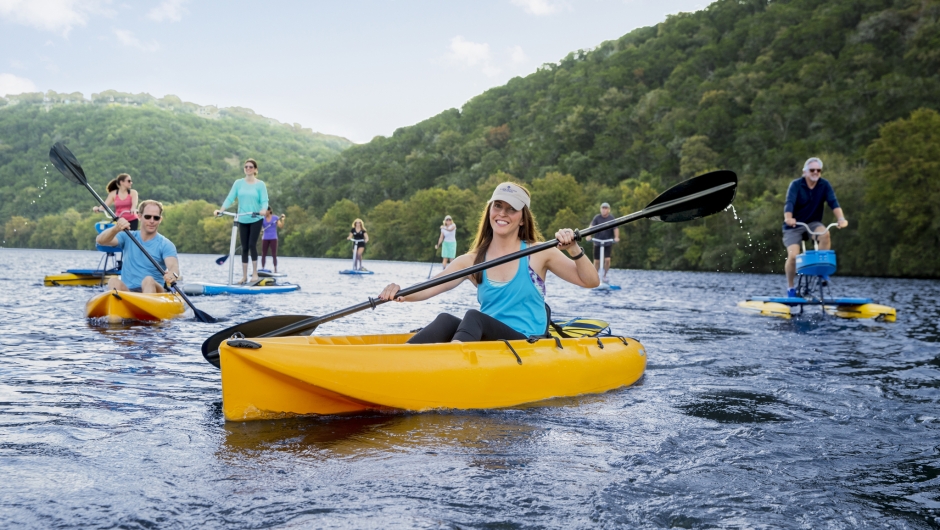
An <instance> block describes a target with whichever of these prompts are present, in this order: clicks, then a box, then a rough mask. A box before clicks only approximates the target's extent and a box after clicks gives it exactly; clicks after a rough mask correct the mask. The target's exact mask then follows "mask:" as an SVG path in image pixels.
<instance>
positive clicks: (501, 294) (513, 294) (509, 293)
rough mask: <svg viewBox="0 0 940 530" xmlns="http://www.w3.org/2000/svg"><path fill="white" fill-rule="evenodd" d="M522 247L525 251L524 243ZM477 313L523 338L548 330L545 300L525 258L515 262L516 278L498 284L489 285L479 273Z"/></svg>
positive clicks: (527, 258) (484, 273)
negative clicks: (480, 279) (514, 331)
mask: <svg viewBox="0 0 940 530" xmlns="http://www.w3.org/2000/svg"><path fill="white" fill-rule="evenodd" d="M522 248H526V243H525V241H523V242H522ZM477 301H478V302H480V312H481V313H483V314H485V315H489V316H491V317H493V318H495V319H496V320H499V321H500V322H502V323H503V324H506V325H507V326H509V327H511V328H512V329H514V330H516V331H518V332H519V333H522V334H523V335H525V336H526V337H531V336H532V335H542V334H544V333H545V328H547V327H548V318H547V316H546V315H545V299H544V298H543V296H542V293H541V292H539V289H538V287H536V286H535V283H534V279H533V278H532V276H531V275H530V273H529V257H528V256H526V257H524V258H522V259H520V260H519V266H518V268H517V269H516V275H515V276H513V278H512V280H510V281H509V282H507V283H505V284H502V285H493V284H491V283H490V281H489V280H488V279H487V277H486V271H483V281H482V282H480V285H478V286H477Z"/></svg>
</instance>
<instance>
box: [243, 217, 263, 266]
mask: <svg viewBox="0 0 940 530" xmlns="http://www.w3.org/2000/svg"><path fill="white" fill-rule="evenodd" d="M261 225H262V223H261V221H258V222H257V223H238V238H239V240H241V242H242V263H248V252H249V251H250V252H251V261H258V237H260V236H261ZM245 241H247V242H248V244H247V245H246V244H245Z"/></svg>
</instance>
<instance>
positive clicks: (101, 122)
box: [0, 91, 352, 225]
mask: <svg viewBox="0 0 940 530" xmlns="http://www.w3.org/2000/svg"><path fill="white" fill-rule="evenodd" d="M57 141H62V142H64V143H65V144H66V145H67V146H68V147H69V149H71V150H72V151H73V152H74V153H75V155H76V156H77V157H78V159H79V161H80V162H81V163H82V166H83V168H84V170H85V174H86V175H88V178H89V181H90V182H91V183H92V184H93V185H94V186H95V187H96V189H97V190H98V193H100V194H101V195H102V196H104V195H105V185H106V184H107V183H108V181H109V180H111V179H112V178H114V177H115V176H117V175H118V174H119V173H125V172H126V173H130V174H131V176H132V177H133V178H134V187H135V189H137V190H138V192H139V193H140V196H141V198H144V197H146V198H153V199H157V200H160V201H165V202H180V201H185V200H198V199H202V200H207V201H210V202H216V203H219V204H221V202H222V200H223V199H224V198H225V195H226V194H227V193H228V191H229V188H230V187H231V185H232V182H233V181H234V180H235V179H236V178H239V177H240V176H243V174H242V162H243V161H244V160H245V159H246V158H248V157H254V158H256V159H258V160H259V164H260V167H259V176H260V177H261V178H263V179H265V180H267V181H268V182H269V183H270V184H271V190H270V192H271V194H272V195H273V196H274V197H275V198H276V197H277V193H278V190H279V189H280V187H279V185H278V184H279V182H281V181H282V180H286V179H289V178H293V177H294V176H295V175H296V174H298V173H303V172H306V171H307V170H309V169H310V168H311V167H313V166H315V165H316V164H317V163H318V162H322V161H324V160H326V159H328V158H330V157H332V156H335V155H336V154H337V153H339V152H340V151H342V150H343V149H345V148H347V147H348V146H350V145H352V144H351V142H349V141H348V140H345V139H343V138H339V137H336V136H327V135H322V134H316V133H313V132H311V131H310V130H309V129H302V128H300V127H299V126H297V125H294V126H289V125H285V124H280V123H276V122H273V120H268V119H266V118H263V117H261V116H258V115H256V114H254V113H253V112H252V111H250V110H249V109H240V108H236V109H221V110H219V109H216V108H215V107H199V106H197V105H194V104H192V103H185V102H182V101H180V100H179V98H177V97H175V96H167V97H165V98H162V99H159V100H158V99H155V98H153V97H151V96H148V95H147V94H138V95H136V96H135V95H131V94H122V93H119V92H114V91H107V92H103V93H101V94H94V95H93V99H92V100H85V99H83V98H82V95H81V94H79V93H75V94H57V93H55V92H52V91H50V92H48V93H46V94H38V93H37V94H23V95H19V96H11V97H10V98H8V99H7V98H0V225H2V224H4V223H6V222H7V221H8V220H9V219H10V218H11V217H13V216H19V217H24V218H27V219H32V220H34V221H35V220H38V219H39V218H40V217H42V216H44V215H47V214H58V213H62V212H64V211H65V210H67V209H68V208H76V209H77V210H78V211H84V210H86V209H87V210H90V209H91V207H92V206H93V205H95V204H97V203H95V201H94V199H93V198H92V197H91V195H90V194H89V193H88V192H87V191H85V190H84V189H83V188H82V187H80V186H79V187H76V185H74V184H72V183H70V182H68V181H67V180H66V179H65V178H64V177H62V176H61V175H60V174H59V173H58V172H57V171H55V169H54V168H53V167H52V165H51V164H50V163H49V148H50V147H52V144H53V143H55V142H57Z"/></svg>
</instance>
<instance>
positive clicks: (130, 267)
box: [117, 230, 176, 289]
mask: <svg viewBox="0 0 940 530" xmlns="http://www.w3.org/2000/svg"><path fill="white" fill-rule="evenodd" d="M131 233H132V234H134V237H135V238H136V239H137V241H141V239H140V230H135V231H133V232H131ZM128 237H129V236H128V235H127V233H126V232H119V233H118V235H117V240H118V246H119V247H121V253H122V254H123V256H122V258H121V281H122V282H124V285H126V286H127V288H128V289H136V288H138V287H140V284H141V283H143V282H144V277H146V276H150V277H152V278H153V279H154V280H156V281H157V284H159V285H163V275H162V274H160V271H158V270H157V269H156V267H154V266H153V263H150V260H149V259H147V256H145V255H144V253H143V252H141V251H140V249H139V248H137V245H135V244H134V242H133V241H131V240H130V239H129V238H128ZM141 243H143V244H144V248H145V249H147V252H149V253H150V255H151V256H153V259H155V260H157V263H159V264H160V266H161V267H163V269H164V270H166V261H164V260H165V259H166V258H175V257H176V245H174V244H173V243H172V242H171V241H170V240H169V239H167V238H165V237H163V236H162V235H161V234H157V235H156V236H154V238H153V239H151V240H150V241H141Z"/></svg>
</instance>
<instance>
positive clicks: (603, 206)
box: [601, 202, 610, 209]
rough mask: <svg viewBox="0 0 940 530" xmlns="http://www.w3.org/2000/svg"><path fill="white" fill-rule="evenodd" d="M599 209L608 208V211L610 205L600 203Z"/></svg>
mask: <svg viewBox="0 0 940 530" xmlns="http://www.w3.org/2000/svg"><path fill="white" fill-rule="evenodd" d="M601 208H608V209H610V205H609V204H607V203H606V202H602V203H601Z"/></svg>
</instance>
